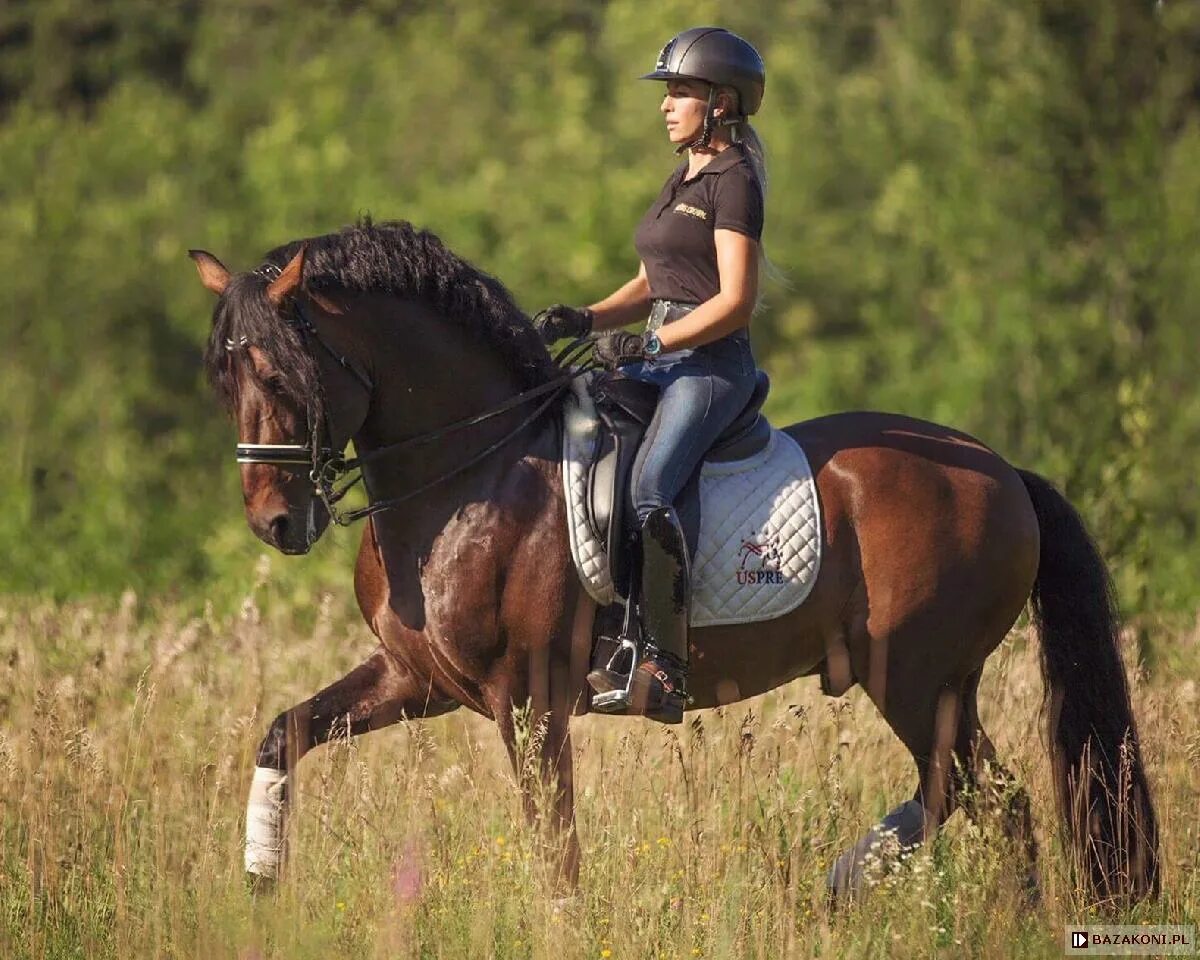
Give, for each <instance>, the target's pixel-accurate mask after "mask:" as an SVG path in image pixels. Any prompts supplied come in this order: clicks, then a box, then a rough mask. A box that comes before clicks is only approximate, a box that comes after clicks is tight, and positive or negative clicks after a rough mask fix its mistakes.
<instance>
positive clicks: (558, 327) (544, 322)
mask: <svg viewBox="0 0 1200 960" xmlns="http://www.w3.org/2000/svg"><path fill="white" fill-rule="evenodd" d="M592 319H593V314H592V311H591V310H589V309H588V308H587V307H568V306H567V305H566V304H563V303H556V304H554V306H552V307H547V308H546V309H545V310H540V311H538V312H537V313H535V314H534V315H533V326H534V328H535V329H536V330H537V332H538V333H539V334H541V336H542V342H543V343H554V341H555V340H561V339H563V338H564V337H586V336H587V335H588V334H589V333H591V332H592Z"/></svg>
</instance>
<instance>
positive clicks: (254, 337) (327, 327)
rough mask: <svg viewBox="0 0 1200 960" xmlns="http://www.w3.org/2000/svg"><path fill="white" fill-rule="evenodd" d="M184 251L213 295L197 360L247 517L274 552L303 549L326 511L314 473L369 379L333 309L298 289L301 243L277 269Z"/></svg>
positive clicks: (346, 436)
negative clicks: (224, 424) (222, 420)
mask: <svg viewBox="0 0 1200 960" xmlns="http://www.w3.org/2000/svg"><path fill="white" fill-rule="evenodd" d="M189 254H190V256H191V257H192V259H193V261H194V262H195V264H196V268H197V270H198V271H199V274H200V280H201V282H202V283H203V284H204V286H205V287H206V288H207V289H208V290H210V291H212V292H213V293H215V294H216V295H217V297H218V299H217V303H216V306H215V308H214V310H213V324H212V331H211V334H210V336H209V342H208V347H207V350H206V353H205V364H206V366H207V369H208V374H209V379H210V381H211V382H212V384H213V387H214V389H215V390H216V392H217V394H218V396H219V397H220V398H221V400H222V401H223V402H224V404H225V406H226V408H227V409H228V411H229V413H230V416H231V418H232V419H233V420H234V422H235V423H236V424H237V428H238V462H239V464H240V465H241V478H242V499H243V502H244V504H245V511H246V521H247V523H248V524H249V526H250V529H251V530H253V531H254V533H255V535H257V536H258V537H259V538H260V539H261V540H262V541H263V542H265V543H268V544H270V545H271V546H273V547H275V548H276V549H277V550H279V551H281V552H282V553H286V554H303V553H307V552H308V550H309V549H310V548H311V547H312V545H313V544H314V543H315V542H316V541H317V540H318V539H319V538H320V536H321V534H322V533H323V532H324V531H325V529H326V527H327V526H328V524H329V519H330V516H329V511H328V509H327V508H326V505H325V503H324V502H323V501H322V499H321V497H320V496H319V495H318V493H317V490H316V484H315V479H316V478H317V477H318V476H319V475H320V471H321V470H322V468H323V466H324V465H325V464H328V463H329V462H330V461H332V460H334V459H336V458H338V457H340V454H341V451H342V450H343V448H344V447H345V446H346V444H347V443H348V442H349V440H350V438H351V437H352V436H353V435H354V434H355V433H356V432H357V431H358V429H359V428H360V427H361V425H362V423H363V421H364V420H365V418H366V415H367V411H368V409H369V406H370V400H371V389H370V381H369V380H367V379H366V378H365V377H364V376H363V375H362V374H361V373H358V372H357V371H359V370H361V369H362V364H361V361H356V359H355V358H354V357H353V356H347V355H346V354H348V353H350V349H349V347H348V346H347V345H346V344H344V343H341V342H339V332H338V330H337V324H334V323H331V322H330V320H331V315H332V314H336V313H338V312H340V311H339V308H338V307H337V306H336V304H334V303H332V302H331V301H329V300H327V299H326V298H324V297H320V296H317V295H315V294H310V293H307V292H306V291H305V290H304V289H303V276H304V257H305V248H304V245H303V244H300V245H299V249H298V250H297V251H296V252H295V254H294V255H292V257H291V259H290V260H289V261H288V262H287V264H286V266H284V267H282V268H280V267H278V266H273V265H270V264H268V265H267V266H265V267H261V268H259V269H258V270H256V271H253V272H249V273H243V274H236V275H234V274H231V273H230V272H229V271H228V270H227V269H226V268H225V267H224V265H222V263H221V262H220V261H219V260H218V259H217V258H216V257H214V256H213V255H212V254H210V253H207V252H206V251H203V250H192V251H189Z"/></svg>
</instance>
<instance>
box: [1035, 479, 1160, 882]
mask: <svg viewBox="0 0 1200 960" xmlns="http://www.w3.org/2000/svg"><path fill="white" fill-rule="evenodd" d="M1019 472H1020V475H1021V479H1022V480H1023V481H1024V482H1025V487H1026V489H1027V490H1028V491H1029V497H1030V500H1032V501H1033V508H1034V512H1035V513H1036V514H1037V518H1038V525H1039V527H1040V528H1041V544H1042V545H1041V556H1040V560H1039V565H1038V574H1037V581H1036V583H1035V584H1034V589H1033V596H1032V607H1033V616H1034V622H1035V624H1036V625H1037V628H1038V633H1039V635H1040V636H1041V641H1042V675H1043V678H1044V680H1045V684H1046V699H1047V703H1048V704H1049V705H1050V711H1049V716H1050V725H1051V737H1050V753H1051V759H1052V761H1053V766H1054V779H1055V788H1056V792H1057V794H1058V802H1059V808H1060V812H1061V815H1062V818H1063V822H1064V824H1065V825H1066V827H1067V832H1068V834H1069V836H1070V839H1071V842H1072V843H1073V845H1074V848H1075V852H1076V855H1077V857H1079V859H1080V861H1081V862H1082V863H1081V865H1083V866H1084V867H1085V871H1086V873H1085V881H1086V882H1087V884H1088V885H1089V890H1090V892H1091V893H1092V894H1094V895H1095V896H1097V897H1099V898H1100V899H1102V900H1126V899H1128V900H1134V901H1136V900H1141V899H1143V898H1144V897H1146V896H1148V895H1152V896H1157V895H1158V892H1159V876H1158V826H1157V822H1156V819H1155V815H1154V807H1153V804H1152V802H1151V799H1150V788H1149V785H1148V783H1147V782H1146V773H1145V770H1144V768H1143V766H1142V757H1141V750H1140V747H1139V745H1138V738H1137V729H1136V726H1135V723H1134V718H1133V707H1132V704H1131V703H1130V699H1129V687H1128V685H1127V683H1126V680H1125V670H1124V666H1123V664H1122V661H1121V652H1120V649H1119V647H1118V614H1117V607H1116V600H1115V597H1114V595H1113V589H1112V584H1111V582H1110V580H1109V576H1108V571H1107V569H1106V568H1105V565H1104V560H1103V559H1102V558H1101V556H1100V553H1099V551H1098V550H1097V549H1096V545H1095V543H1093V541H1092V539H1091V537H1090V536H1089V535H1088V533H1087V530H1086V529H1085V527H1084V525H1083V521H1082V520H1081V519H1080V516H1079V514H1078V513H1077V512H1076V511H1075V509H1074V507H1072V506H1071V504H1070V503H1069V502H1068V501H1067V500H1066V498H1065V497H1063V495H1062V494H1061V493H1059V492H1058V491H1057V490H1056V489H1055V488H1054V486H1053V485H1052V484H1051V483H1050V482H1049V481H1047V480H1045V479H1044V478H1043V477H1040V476H1038V475H1037V474H1035V473H1030V472H1028V471H1024V470H1022V471H1019Z"/></svg>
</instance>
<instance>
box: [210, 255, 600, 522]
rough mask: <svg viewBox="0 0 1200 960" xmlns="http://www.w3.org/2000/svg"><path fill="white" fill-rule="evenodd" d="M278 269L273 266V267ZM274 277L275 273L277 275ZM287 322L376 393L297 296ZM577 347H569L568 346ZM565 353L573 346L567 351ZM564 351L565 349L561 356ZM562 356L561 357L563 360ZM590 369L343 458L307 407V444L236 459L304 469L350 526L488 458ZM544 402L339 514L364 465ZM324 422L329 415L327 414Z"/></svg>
mask: <svg viewBox="0 0 1200 960" xmlns="http://www.w3.org/2000/svg"><path fill="white" fill-rule="evenodd" d="M275 269H276V270H277V268H275ZM258 272H260V273H262V274H263V275H264V276H266V277H267V278H268V279H273V277H272V276H271V274H270V273H269V272H267V268H259V271H258ZM276 275H277V274H276ZM287 322H288V324H290V325H291V326H292V327H293V328H294V329H295V330H296V331H297V332H298V333H299V334H300V338H301V340H302V341H304V342H305V343H308V342H309V341H310V340H311V341H315V342H316V343H317V345H319V346H320V347H321V348H322V349H323V350H324V351H325V352H326V353H327V354H328V355H329V356H330V357H331V358H333V360H334V361H335V362H337V363H338V365H339V366H341V367H342V368H343V369H345V370H346V371H348V372H349V373H350V374H352V375H353V376H354V378H355V379H356V380H357V381H358V383H359V384H360V385H361V386H362V387H363V389H365V390H366V391H367V393H368V395H369V394H372V393H373V392H374V385H373V384H372V383H371V380H370V378H369V377H368V376H367V375H366V374H364V373H363V372H362V371H360V370H359V369H358V368H357V367H356V366H355V365H354V364H353V363H352V362H351V361H350V360H349V359H348V358H347V357H345V356H343V355H341V354H339V353H338V352H337V351H335V350H334V349H333V348H332V347H331V346H330V345H329V344H328V343H327V342H326V341H325V339H324V338H323V337H322V336H321V334H320V332H319V331H318V330H317V327H316V325H315V324H314V323H313V322H312V320H311V319H309V317H308V314H307V313H305V311H304V307H303V305H302V304H301V303H300V300H299V298H296V299H294V300H293V310H292V315H291V316H290V317H288V318H287ZM248 346H249V343H248V342H247V341H246V339H245V338H244V337H243V338H241V340H240V341H239V342H237V343H234V342H233V341H232V340H226V341H225V349H226V350H229V351H233V350H237V349H245V348H247V347H248ZM574 346H575V345H574V344H573V345H572V347H574ZM568 349H569V350H570V349H571V348H568ZM567 352H568V351H563V354H565V353H567ZM563 354H560V355H559V358H557V359H561V358H562V356H563ZM589 366H590V365H588V364H585V365H584V366H583V367H580V368H577V369H575V370H573V371H570V372H565V373H563V374H562V375H561V376H559V377H555V378H554V379H553V380H548V381H547V382H546V383H543V384H539V385H538V386H536V387H533V388H531V389H529V390H525V391H523V392H521V393H519V394H517V395H516V396H513V397H510V398H509V399H507V400H505V401H504V402H503V403H501V404H499V405H498V406H496V407H493V408H492V409H491V410H487V411H485V412H484V413H479V414H475V415H474V416H470V417H467V418H465V419H463V420H458V421H455V422H454V423H450V424H447V425H446V426H443V427H439V428H438V429H437V430H432V431H430V432H429V433H423V434H420V435H419V436H415V437H408V438H406V439H404V440H399V441H397V442H396V443H391V444H388V445H387V446H385V447H379V448H377V449H375V450H370V451H368V452H366V453H364V454H361V455H359V456H356V457H353V458H350V459H346V457H345V456H344V454H343V452H342V451H340V450H339V451H335V450H333V449H332V448H331V447H329V446H328V444H326V445H323V446H319V447H318V446H315V445H314V434H315V431H314V427H323V428H324V431H325V436H326V437H329V436H330V435H331V431H330V430H329V424H328V422H326V423H324V424H320V425H318V424H315V423H314V422H313V421H314V420H315V417H314V411H313V406H312V405H311V404H310V405H309V408H308V434H309V438H308V441H307V442H306V443H302V444H301V443H276V444H269V443H239V444H238V445H237V449H236V457H237V462H238V463H243V464H249V463H261V464H266V465H267V466H272V467H278V468H279V469H281V470H288V471H290V472H293V473H303V472H304V471H305V470H307V471H308V478H309V480H310V481H312V484H313V489H314V492H315V493H316V495H317V496H318V497H319V498H320V499H321V501H322V502H323V503H324V504H325V508H326V509H327V510H328V511H329V516H330V519H332V520H333V522H334V523H336V524H338V525H339V526H343V527H345V526H349V525H350V524H352V523H354V522H355V521H357V520H361V519H363V518H364V517H369V516H371V515H372V514H375V513H379V512H380V511H381V510H390V509H392V508H394V507H398V506H400V505H401V504H403V503H407V502H408V501H409V500H412V499H413V498H415V497H418V496H420V495H421V494H423V493H426V492H427V491H429V490H431V489H432V488H434V487H436V486H438V485H439V484H442V483H445V482H446V481H447V480H450V479H452V478H454V477H456V476H458V475H459V474H461V473H463V472H465V471H466V470H469V469H470V468H471V467H473V466H475V465H476V464H478V463H480V462H481V461H483V460H485V459H487V458H488V457H489V456H491V455H492V454H493V453H495V452H496V451H497V450H499V449H501V448H502V447H503V446H505V445H506V444H507V443H508V442H509V441H510V440H512V439H513V438H514V437H516V436H517V435H518V434H519V433H521V431H523V430H524V429H525V428H526V427H528V426H530V425H531V424H532V423H534V422H535V421H536V420H537V419H538V418H539V417H541V415H542V414H543V413H545V412H546V411H547V410H548V409H549V408H550V407H551V406H552V405H553V404H554V403H555V402H556V401H557V400H558V399H559V398H560V397H561V396H562V395H563V393H564V392H565V391H566V390H567V389H568V386H569V384H570V382H571V380H573V379H574V378H575V377H577V376H580V375H581V374H582V373H583V372H584V371H585V370H587V369H588V368H589ZM540 398H544V399H542V400H541V402H540V403H539V404H538V405H537V406H536V407H535V408H534V409H533V411H532V412H531V413H530V414H529V415H528V416H527V417H525V418H524V419H523V420H522V421H521V422H520V423H519V424H518V425H517V426H516V427H515V428H514V429H512V430H510V431H509V432H508V433H506V434H505V435H504V436H503V437H501V438H500V439H499V440H497V441H496V442H495V443H493V444H491V445H490V446H488V447H487V448H485V449H484V450H481V451H480V452H479V453H477V454H475V455H474V456H473V457H471V458H470V459H468V460H466V461H465V462H463V463H461V464H459V465H458V466H455V467H453V468H452V469H450V470H448V471H446V472H445V473H443V474H441V475H440V476H438V477H435V478H434V479H433V480H430V481H429V482H428V483H424V484H422V485H421V486H419V487H417V488H416V489H414V490H410V491H408V492H407V493H405V494H404V495H403V496H399V497H391V498H389V499H387V500H379V501H376V502H374V503H370V504H368V505H367V506H365V507H360V508H359V509H357V510H347V511H344V512H343V511H341V510H339V509H338V508H337V503H338V501H340V500H341V499H342V498H343V497H344V496H345V495H346V494H347V493H348V492H349V491H350V490H351V489H352V488H353V487H354V486H355V485H357V484H358V483H359V482H360V481H361V480H362V470H361V468H362V466H363V464H366V463H370V462H372V461H374V460H378V459H380V458H382V457H385V456H391V455H393V454H396V453H398V452H400V451H402V450H411V449H413V448H416V447H421V446H426V445H428V444H430V443H435V442H436V441H438V440H441V439H443V438H444V437H447V436H449V435H450V434H453V433H456V432H458V431H459V430H465V429H467V428H468V427H473V426H477V425H478V424H481V423H484V422H485V421H487V420H490V419H492V418H493V417H498V416H500V415H501V414H504V413H507V412H509V411H510V410H515V409H517V408H518V407H521V406H523V405H525V404H527V403H531V402H532V401H534V400H538V399H540ZM326 419H327V416H326ZM354 470H358V471H359V472H358V475H357V476H355V477H354V478H353V479H352V480H351V481H350V482H349V483H345V482H344V481H345V479H346V477H347V476H348V475H349V474H350V473H351V472H352V471H354Z"/></svg>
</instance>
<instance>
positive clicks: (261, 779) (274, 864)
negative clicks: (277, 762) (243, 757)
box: [246, 767, 287, 878]
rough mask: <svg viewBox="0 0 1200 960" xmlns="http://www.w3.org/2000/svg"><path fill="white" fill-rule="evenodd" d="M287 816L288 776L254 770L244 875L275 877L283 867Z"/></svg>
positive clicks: (247, 804) (248, 815) (247, 813)
mask: <svg viewBox="0 0 1200 960" xmlns="http://www.w3.org/2000/svg"><path fill="white" fill-rule="evenodd" d="M286 814H287V774H286V773H284V772H283V771H282V770H270V769H268V768H266V767H255V768H254V779H253V780H252V781H251V782H250V799H249V801H248V802H247V803H246V872H247V873H254V874H257V875H258V876H260V877H272V878H274V877H276V876H278V875H279V868H280V866H281V865H282V864H283V841H284V830H285V826H286V822H285V821H286Z"/></svg>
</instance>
